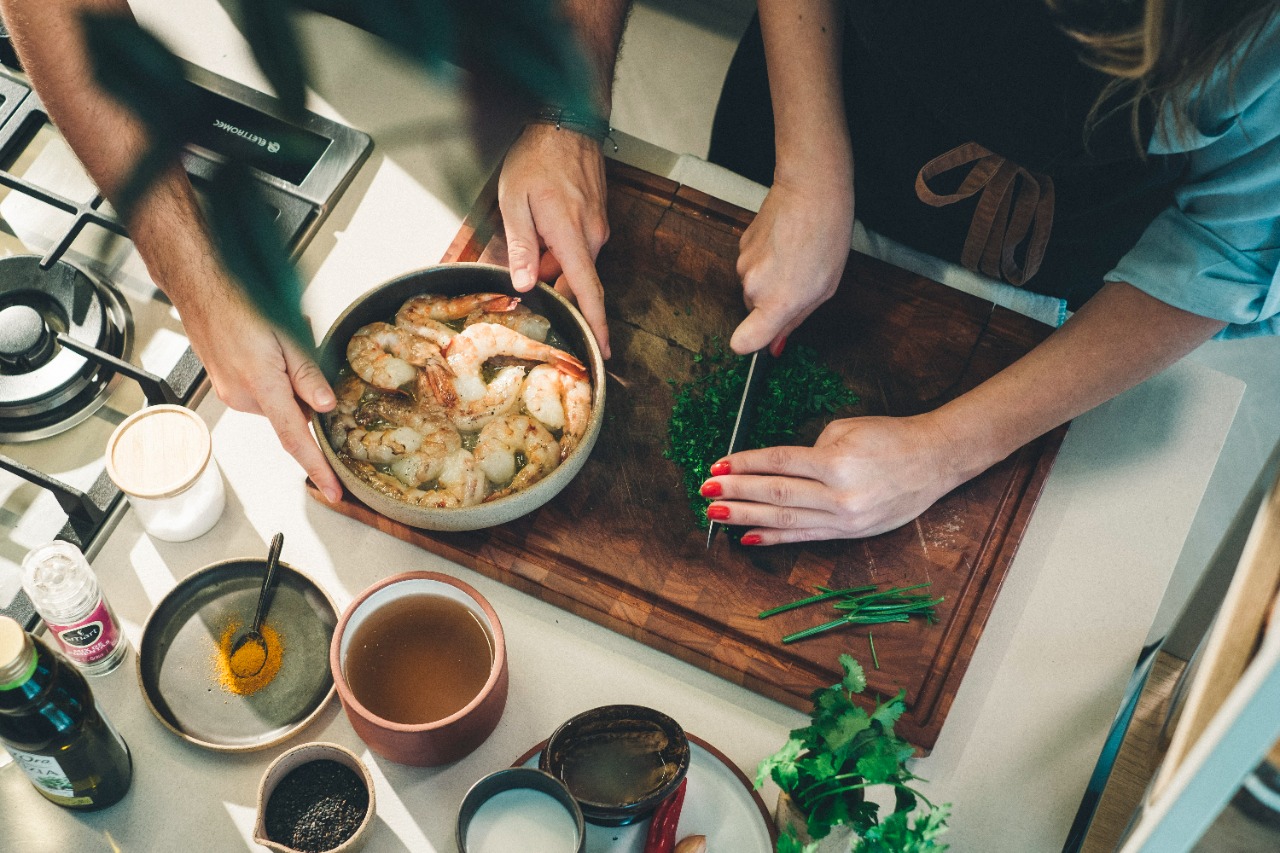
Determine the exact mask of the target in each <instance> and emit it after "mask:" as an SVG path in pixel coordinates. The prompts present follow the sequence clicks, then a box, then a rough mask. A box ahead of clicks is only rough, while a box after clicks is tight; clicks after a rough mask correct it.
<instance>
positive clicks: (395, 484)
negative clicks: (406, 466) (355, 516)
mask: <svg viewBox="0 0 1280 853" xmlns="http://www.w3.org/2000/svg"><path fill="white" fill-rule="evenodd" d="M350 464H351V468H352V470H354V471H355V472H356V474H357V475H358V476H359V477H360V478H361V479H362V480H364V481H365V482H366V483H368V484H369V485H370V486H372V487H373V488H375V489H377V490H378V491H379V492H381V493H382V494H384V495H387V496H388V497H392V498H395V499H396V500H400V501H404V502H405V503H407V504H411V505H413V506H428V507H441V508H443V507H460V506H474V505H476V504H478V503H480V502H481V501H483V500H484V499H485V496H486V495H488V493H489V481H488V480H487V479H485V476H484V472H483V471H481V470H480V468H479V466H478V465H476V460H475V457H474V456H472V455H471V453H470V452H469V451H466V450H456V451H454V452H453V453H450V454H449V455H448V456H447V457H445V460H444V463H443V464H442V466H441V471H440V477H439V479H438V480H437V481H436V488H434V489H419V488H414V487H411V486H406V485H405V484H404V483H402V482H400V480H398V479H396V478H395V477H393V476H391V475H390V474H384V473H383V472H382V471H379V470H378V469H377V468H375V467H374V466H372V465H370V464H368V463H367V462H352V463H350Z"/></svg>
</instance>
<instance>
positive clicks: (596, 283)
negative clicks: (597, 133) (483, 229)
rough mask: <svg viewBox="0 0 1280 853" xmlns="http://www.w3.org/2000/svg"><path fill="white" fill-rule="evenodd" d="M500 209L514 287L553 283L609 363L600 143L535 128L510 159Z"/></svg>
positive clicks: (501, 183) (500, 188)
mask: <svg viewBox="0 0 1280 853" xmlns="http://www.w3.org/2000/svg"><path fill="white" fill-rule="evenodd" d="M498 206H499V208H500V209H501V211H502V222H503V227H504V229H505V231H506V234H505V237H506V262H507V264H508V266H510V268H511V281H512V284H513V285H514V286H515V289H516V290H520V291H527V290H530V289H532V288H533V286H534V285H535V284H536V283H537V282H539V281H554V282H555V283H556V290H558V291H560V292H561V293H562V294H564V295H565V296H568V297H570V298H571V299H573V300H574V301H576V302H577V304H578V308H579V310H581V311H582V316H583V317H584V318H586V321H587V325H589V326H590V327H591V331H592V332H594V333H595V336H596V340H597V341H598V342H599V343H600V349H601V350H602V351H603V352H604V355H605V357H606V358H607V357H608V356H609V327H608V325H607V324H606V322H605V314H604V287H603V286H602V285H601V284H600V276H598V275H597V274H596V265H595V262H596V256H597V255H599V254H600V248H601V247H602V246H603V245H604V244H605V241H607V240H608V239H609V221H608V218H607V216H606V211H605V174H604V155H603V154H601V153H600V144H599V143H598V142H596V141H595V140H594V139H591V138H590V137H587V136H583V135H582V134H580V133H576V132H574V131H572V130H568V129H557V128H556V127H555V126H554V125H549V124H530V125H528V126H527V127H526V128H525V129H524V132H523V133H522V134H521V135H520V138H519V139H517V140H516V141H515V143H513V144H512V146H511V148H510V150H509V151H508V152H507V156H506V159H505V160H503V163H502V173H501V175H500V177H499V178H498ZM543 249H545V250H546V251H545V253H544V252H543Z"/></svg>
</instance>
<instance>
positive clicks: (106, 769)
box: [0, 616, 133, 811]
mask: <svg viewBox="0 0 1280 853" xmlns="http://www.w3.org/2000/svg"><path fill="white" fill-rule="evenodd" d="M0 744H2V745H3V746H4V748H5V749H7V750H8V751H9V754H10V755H12V756H13V759H14V761H15V762H16V763H17V765H18V766H19V767H21V768H22V769H23V771H25V772H26V774H27V778H28V779H30V780H31V784H33V785H34V786H35V788H36V790H37V791H39V792H40V793H41V794H42V795H43V796H44V798H45V799H47V800H49V801H50V802H53V803H57V804H58V805H60V806H65V807H67V808H71V809H79V810H84V811H88V810H91V809H100V808H105V807H107V806H110V805H112V804H114V803H116V802H119V800H120V798H121V797H123V796H124V795H125V792H126V791H128V790H129V782H130V781H131V780H132V778H133V760H132V758H131V757H130V755H129V748H128V747H127V746H125V742H124V740H123V739H122V738H121V737H120V735H119V734H117V733H116V730H115V729H114V728H112V727H111V724H110V723H109V722H107V718H106V717H105V716H103V714H102V711H101V710H100V709H99V708H98V705H97V703H96V702H95V701H94V698H93V693H92V692H90V690H89V684H88V682H87V681H85V678H84V676H83V675H81V674H80V672H79V671H78V670H77V669H76V668H75V667H74V666H72V665H71V664H70V663H69V662H68V661H67V660H66V659H65V658H63V657H60V656H59V655H57V654H55V653H54V652H53V651H51V650H50V649H49V647H48V646H46V645H45V644H44V643H42V642H41V641H39V640H37V639H36V638H35V637H32V636H31V635H30V634H28V633H27V632H26V631H24V630H23V629H22V626H21V625H19V624H18V623H17V622H15V621H14V620H13V619H10V618H9V617H7V616H0Z"/></svg>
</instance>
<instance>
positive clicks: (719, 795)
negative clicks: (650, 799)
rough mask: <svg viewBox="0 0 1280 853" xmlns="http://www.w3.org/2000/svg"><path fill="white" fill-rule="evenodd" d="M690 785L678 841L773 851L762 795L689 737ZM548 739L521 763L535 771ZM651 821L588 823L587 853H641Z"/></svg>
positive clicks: (744, 851) (745, 851) (742, 852)
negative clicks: (698, 838)
mask: <svg viewBox="0 0 1280 853" xmlns="http://www.w3.org/2000/svg"><path fill="white" fill-rule="evenodd" d="M689 745H690V761H689V774H688V776H687V777H686V778H687V779H688V780H689V785H688V787H687V788H686V789H685V797H684V806H683V808H681V810H680V825H679V828H678V830H677V831H676V840H677V841H679V840H680V839H682V838H685V837H686V836H689V835H705V836H706V837H707V849H708V850H710V851H716V853H720V851H725V852H726V853H773V839H772V838H771V837H770V828H771V826H772V824H771V823H770V821H769V819H768V818H767V817H766V815H767V811H766V810H765V807H764V802H763V801H762V800H761V799H760V795H759V794H757V793H756V792H755V791H754V790H752V789H751V783H750V782H748V781H747V779H746V777H745V776H743V775H742V773H741V772H739V770H738V768H736V767H734V766H733V765H731V764H729V763H728V762H727V761H726V760H725V759H724V758H723V757H722V756H721V755H720V752H719V751H718V750H717V749H715V747H713V746H711V745H710V744H708V743H707V742H706V741H704V740H702V739H701V738H697V737H694V736H693V735H689ZM543 746H545V741H544V742H543V743H541V744H539V745H538V746H537V747H535V748H534V750H533V752H532V754H531V755H530V756H529V757H528V758H527V759H526V760H525V761H524V762H523V766H525V767H537V766H538V756H539V755H540V754H541V753H542V747H543ZM648 833H649V819H648V818H645V819H644V820H642V821H640V822H639V823H634V824H632V825H631V826H596V825H594V824H591V823H588V824H587V853H643V850H644V840H645V836H646V835H648Z"/></svg>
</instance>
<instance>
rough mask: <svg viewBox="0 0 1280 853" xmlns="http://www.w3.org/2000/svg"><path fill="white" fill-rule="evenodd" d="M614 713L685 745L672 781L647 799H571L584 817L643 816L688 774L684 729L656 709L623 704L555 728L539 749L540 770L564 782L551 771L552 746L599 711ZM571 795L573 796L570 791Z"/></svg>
mask: <svg viewBox="0 0 1280 853" xmlns="http://www.w3.org/2000/svg"><path fill="white" fill-rule="evenodd" d="M615 709H616V710H618V711H624V712H630V713H632V714H633V717H634V719H637V720H644V721H647V722H653V723H656V724H657V725H658V727H659V728H661V729H662V731H663V732H665V733H666V734H667V735H668V736H677V737H676V740H677V742H679V743H683V744H684V749H683V751H682V758H681V760H680V763H679V765H678V766H677V769H676V774H675V776H674V777H672V778H671V779H669V780H668V781H667V782H666V783H665V784H663V785H661V786H659V787H657V788H654V789H653V791H651V792H650V793H649V794H648V795H647V796H645V797H642V798H641V799H639V800H636V801H635V802H633V803H603V802H599V801H598V800H588V799H585V798H583V797H579V796H578V795H577V794H574V795H573V796H574V799H576V800H577V801H578V804H579V805H580V806H581V807H582V812H583V814H601V813H605V814H609V815H631V814H632V813H636V812H638V813H640V814H641V815H643V814H645V813H647V812H648V811H650V810H652V809H653V808H654V807H655V806H656V805H657V804H658V803H660V802H662V801H663V800H665V799H666V798H667V796H668V795H670V794H671V792H672V791H674V790H675V789H676V788H677V787H678V786H679V785H680V782H681V781H682V780H683V779H684V777H685V775H686V774H687V773H688V772H689V765H690V763H691V759H692V753H691V751H690V746H689V744H690V741H689V736H688V734H687V733H686V732H685V730H684V727H683V726H681V725H680V723H679V722H677V721H676V720H675V719H674V718H673V717H671V716H670V715H669V714H664V713H663V712H662V711H659V710H658V709H656V708H651V707H649V706H648V705H635V704H631V703H625V702H623V703H611V704H608V705H598V706H596V707H594V708H588V709H587V710H585V711H582V712H580V713H577V714H574V715H573V716H572V717H570V718H569V719H567V720H565V721H564V722H563V723H561V724H560V725H559V726H557V727H556V729H555V731H553V732H552V733H551V736H550V737H548V738H547V740H546V744H545V746H544V747H543V749H542V755H541V756H540V758H539V760H538V767H539V769H542V770H546V771H547V772H548V773H550V774H551V775H552V776H553V777H554V778H556V779H560V781H562V782H564V780H563V779H561V777H560V776H559V775H557V773H556V772H555V770H554V769H552V761H551V755H552V746H553V745H554V744H555V743H556V741H557V740H560V739H563V738H564V737H565V736H566V735H567V734H572V733H573V729H574V728H575V727H577V726H581V725H582V724H583V723H584V722H585V721H587V720H588V719H589V718H590V717H592V716H594V715H597V714H599V713H601V712H602V711H608V710H615ZM544 765H545V766H544ZM568 784H569V783H568V782H565V787H568ZM570 793H573V792H572V790H571V791H570Z"/></svg>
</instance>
